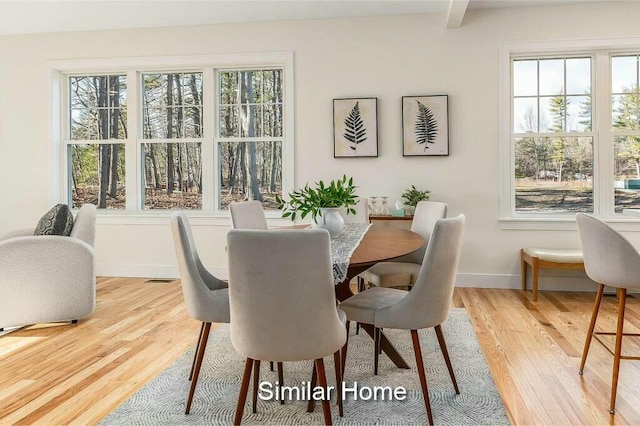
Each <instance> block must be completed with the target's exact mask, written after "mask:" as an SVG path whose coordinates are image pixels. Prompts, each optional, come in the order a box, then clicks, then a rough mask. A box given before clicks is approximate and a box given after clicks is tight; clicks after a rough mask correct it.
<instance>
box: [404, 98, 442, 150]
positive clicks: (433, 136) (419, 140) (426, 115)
mask: <svg viewBox="0 0 640 426" xmlns="http://www.w3.org/2000/svg"><path fill="white" fill-rule="evenodd" d="M448 104H449V97H448V96H447V95H434V96H403V97H402V155H403V156H405V157H411V156H423V155H449V112H448V108H449V105H448Z"/></svg>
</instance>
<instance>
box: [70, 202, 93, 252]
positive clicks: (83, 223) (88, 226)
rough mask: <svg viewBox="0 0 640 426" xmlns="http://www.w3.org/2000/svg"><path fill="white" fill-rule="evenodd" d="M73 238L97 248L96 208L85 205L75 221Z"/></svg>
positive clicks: (72, 230) (91, 205) (72, 232)
mask: <svg viewBox="0 0 640 426" xmlns="http://www.w3.org/2000/svg"><path fill="white" fill-rule="evenodd" d="M70 236H71V237H73V238H78V239H80V240H82V241H84V242H85V243H87V244H89V245H90V246H91V247H95V239H96V206H94V205H93V204H83V205H82V207H80V210H78V214H77V215H76V217H75V219H74V220H73V228H71V234H70Z"/></svg>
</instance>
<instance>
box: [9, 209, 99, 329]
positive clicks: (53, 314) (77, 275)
mask: <svg viewBox="0 0 640 426" xmlns="http://www.w3.org/2000/svg"><path fill="white" fill-rule="evenodd" d="M95 228H96V207H95V206H94V205H93V204H85V205H84V206H82V208H81V209H80V210H79V211H78V214H77V217H76V219H75V221H74V225H73V229H72V231H71V235H70V236H68V237H62V236H53V235H46V236H43V235H38V236H34V235H33V229H29V230H22V231H14V232H11V233H9V234H6V235H4V236H0V294H1V295H2V296H1V297H0V329H2V328H6V327H13V326H22V325H29V324H38V323H47V322H57V321H74V322H76V321H77V320H79V319H82V318H86V317H88V316H89V315H91V313H93V310H94V309H95V304H96V275H95V267H94V239H95Z"/></svg>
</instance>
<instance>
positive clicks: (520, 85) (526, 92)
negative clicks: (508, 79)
mask: <svg viewBox="0 0 640 426" xmlns="http://www.w3.org/2000/svg"><path fill="white" fill-rule="evenodd" d="M537 94H538V61H513V95H514V96H536V95H537Z"/></svg>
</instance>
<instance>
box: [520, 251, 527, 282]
mask: <svg viewBox="0 0 640 426" xmlns="http://www.w3.org/2000/svg"><path fill="white" fill-rule="evenodd" d="M520 276H521V277H522V291H527V262H526V261H525V260H524V250H522V249H520Z"/></svg>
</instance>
